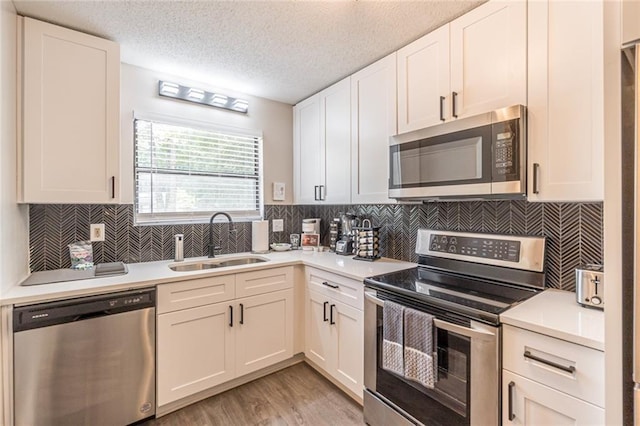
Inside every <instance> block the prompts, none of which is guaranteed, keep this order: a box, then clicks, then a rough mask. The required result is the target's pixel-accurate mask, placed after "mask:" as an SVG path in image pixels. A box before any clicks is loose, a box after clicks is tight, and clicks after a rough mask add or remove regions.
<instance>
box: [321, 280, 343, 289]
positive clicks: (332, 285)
mask: <svg viewBox="0 0 640 426" xmlns="http://www.w3.org/2000/svg"><path fill="white" fill-rule="evenodd" d="M322 285H326V286H327V287H331V288H335V289H338V288H340V286H338V285H337V284H329V283H328V282H326V281H323V282H322Z"/></svg>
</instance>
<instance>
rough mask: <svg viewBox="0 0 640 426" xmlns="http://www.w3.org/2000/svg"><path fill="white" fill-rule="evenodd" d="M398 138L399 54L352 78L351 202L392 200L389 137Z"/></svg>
mask: <svg viewBox="0 0 640 426" xmlns="http://www.w3.org/2000/svg"><path fill="white" fill-rule="evenodd" d="M394 134H396V54H395V53H393V54H391V55H389V56H387V57H385V58H382V59H380V60H379V61H378V62H375V63H373V64H372V65H369V66H368V67H366V68H365V69H363V70H361V71H358V72H357V73H355V74H353V75H352V76H351V202H352V203H394V202H395V200H391V199H390V198H389V184H388V182H389V137H390V136H392V135H394Z"/></svg>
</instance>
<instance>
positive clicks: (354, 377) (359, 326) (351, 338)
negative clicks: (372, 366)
mask: <svg viewBox="0 0 640 426" xmlns="http://www.w3.org/2000/svg"><path fill="white" fill-rule="evenodd" d="M333 305H334V308H333V316H334V322H335V324H332V325H331V327H333V328H331V340H332V347H333V359H332V361H333V362H332V365H331V371H332V373H333V375H334V377H335V378H337V379H338V381H340V383H342V384H343V385H345V386H346V387H347V388H349V389H350V390H351V391H352V392H353V393H355V394H356V395H358V396H359V397H362V396H363V395H362V389H363V382H364V322H363V321H364V314H363V312H362V311H361V310H359V309H356V308H353V307H351V306H348V305H345V304H344V303H340V302H338V301H334V302H333Z"/></svg>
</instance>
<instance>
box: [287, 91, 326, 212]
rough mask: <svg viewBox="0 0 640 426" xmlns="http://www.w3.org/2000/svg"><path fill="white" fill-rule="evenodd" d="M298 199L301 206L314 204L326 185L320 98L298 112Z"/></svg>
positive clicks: (302, 105)
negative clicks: (319, 189) (321, 186)
mask: <svg viewBox="0 0 640 426" xmlns="http://www.w3.org/2000/svg"><path fill="white" fill-rule="evenodd" d="M293 113H294V127H295V129H294V134H293V136H294V137H293V146H294V174H295V176H294V182H295V184H296V186H295V190H294V198H295V201H296V203H297V204H311V203H314V202H315V201H316V200H317V198H318V186H319V185H321V184H324V181H323V178H324V176H323V173H322V167H323V164H324V160H323V158H322V143H321V140H320V96H319V95H314V96H312V97H310V98H308V99H305V100H304V101H302V102H300V103H299V104H297V105H296V106H295V107H294V109H293Z"/></svg>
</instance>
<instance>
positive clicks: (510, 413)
mask: <svg viewBox="0 0 640 426" xmlns="http://www.w3.org/2000/svg"><path fill="white" fill-rule="evenodd" d="M515 386H516V384H515V383H514V382H509V421H510V422H512V421H513V419H515V418H516V415H515V413H514V412H513V388H514V387H515Z"/></svg>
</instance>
